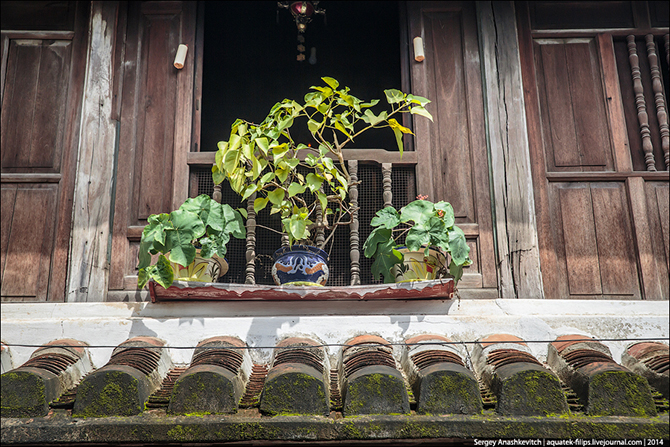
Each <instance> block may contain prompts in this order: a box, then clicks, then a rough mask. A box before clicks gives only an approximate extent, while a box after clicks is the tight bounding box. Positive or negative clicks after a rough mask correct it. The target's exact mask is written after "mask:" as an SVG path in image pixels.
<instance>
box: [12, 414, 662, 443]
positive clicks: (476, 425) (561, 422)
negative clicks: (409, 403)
mask: <svg viewBox="0 0 670 447" xmlns="http://www.w3.org/2000/svg"><path fill="white" fill-rule="evenodd" d="M0 428H1V432H2V438H1V442H2V445H19V444H33V445H54V444H59V443H60V444H62V443H77V442H89V443H101V444H106V443H109V442H110V440H113V441H114V443H115V444H116V443H118V444H121V443H142V444H143V445H162V444H167V443H177V442H236V441H237V442H241V441H255V440H277V441H316V440H319V441H338V440H339V441H343V440H345V441H346V440H354V439H358V440H380V439H388V440H393V439H418V438H421V439H422V440H426V441H427V440H430V439H439V438H460V439H472V438H480V439H492V438H493V439H498V438H501V439H502V438H506V439H514V438H520V437H523V438H549V439H569V438H588V439H591V438H594V439H643V438H647V439H668V416H667V415H664V416H662V417H656V418H627V417H546V418H537V417H500V416H463V415H458V416H456V415H454V416H414V415H413V416H360V417H355V418H344V419H334V418H332V417H320V416H276V417H257V416H256V417H248V416H220V415H211V416H165V415H164V413H154V414H149V413H144V414H142V415H140V416H131V417H112V418H90V419H80V418H71V417H69V416H68V415H67V414H66V413H63V414H58V415H54V416H53V417H52V418H40V419H6V418H3V419H2V422H1V424H0Z"/></svg>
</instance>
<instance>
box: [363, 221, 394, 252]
mask: <svg viewBox="0 0 670 447" xmlns="http://www.w3.org/2000/svg"><path fill="white" fill-rule="evenodd" d="M392 235H393V233H392V232H391V230H390V229H388V228H383V227H380V228H375V229H374V230H372V232H371V233H370V235H369V236H368V238H367V239H366V240H365V243H364V244H363V254H365V256H366V257H368V258H372V257H373V256H376V253H377V250H378V245H379V244H382V243H386V242H388V241H391V242H393V239H392Z"/></svg>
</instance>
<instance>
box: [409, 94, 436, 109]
mask: <svg viewBox="0 0 670 447" xmlns="http://www.w3.org/2000/svg"><path fill="white" fill-rule="evenodd" d="M405 99H407V101H409V102H413V103H414V104H419V105H420V106H422V107H425V106H426V104H428V103H429V102H430V100H429V99H426V98H424V97H423V96H417V95H407V97H406V98H405Z"/></svg>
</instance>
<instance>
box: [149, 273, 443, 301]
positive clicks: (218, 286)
mask: <svg viewBox="0 0 670 447" xmlns="http://www.w3.org/2000/svg"><path fill="white" fill-rule="evenodd" d="M149 292H150V293H151V302H152V303H155V302H160V301H231V300H235V301H244V300H274V301H312V300H357V301H360V300H413V299H429V298H439V299H451V298H453V296H454V281H453V279H436V280H432V281H412V282H404V283H396V284H375V285H361V286H343V287H317V286H269V285H249V284H222V283H201V282H187V281H175V282H174V283H172V286H170V287H169V288H168V289H165V288H163V287H162V286H160V285H158V284H156V283H155V282H153V281H150V282H149Z"/></svg>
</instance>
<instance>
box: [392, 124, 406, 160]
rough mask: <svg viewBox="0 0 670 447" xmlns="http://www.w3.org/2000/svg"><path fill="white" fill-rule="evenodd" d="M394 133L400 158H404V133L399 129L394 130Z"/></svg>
mask: <svg viewBox="0 0 670 447" xmlns="http://www.w3.org/2000/svg"><path fill="white" fill-rule="evenodd" d="M393 133H394V134H395V141H396V143H398V151H399V152H400V156H401V157H402V152H403V149H404V147H403V144H402V132H400V131H399V130H398V129H395V128H393Z"/></svg>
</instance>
